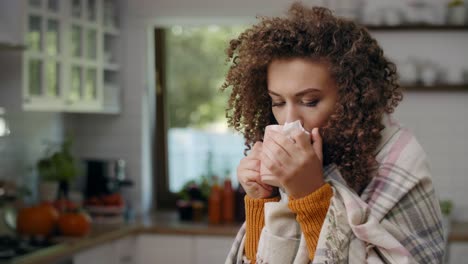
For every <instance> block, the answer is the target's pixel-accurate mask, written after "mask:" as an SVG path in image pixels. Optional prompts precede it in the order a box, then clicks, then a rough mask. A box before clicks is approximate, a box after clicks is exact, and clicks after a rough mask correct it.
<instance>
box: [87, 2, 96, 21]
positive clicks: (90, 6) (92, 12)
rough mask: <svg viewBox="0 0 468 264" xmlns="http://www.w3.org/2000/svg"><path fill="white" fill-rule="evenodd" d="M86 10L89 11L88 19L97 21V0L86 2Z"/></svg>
mask: <svg viewBox="0 0 468 264" xmlns="http://www.w3.org/2000/svg"><path fill="white" fill-rule="evenodd" d="M86 10H87V13H88V20H89V21H91V22H94V21H96V14H97V7H96V0H88V1H87V2H86Z"/></svg>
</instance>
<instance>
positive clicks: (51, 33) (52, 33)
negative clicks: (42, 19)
mask: <svg viewBox="0 0 468 264" xmlns="http://www.w3.org/2000/svg"><path fill="white" fill-rule="evenodd" d="M59 34H60V30H59V22H58V21H57V20H54V19H49V20H48V21H47V34H46V51H47V54H49V55H52V56H54V55H57V54H58V53H59V46H60V43H59V40H60V37H59Z"/></svg>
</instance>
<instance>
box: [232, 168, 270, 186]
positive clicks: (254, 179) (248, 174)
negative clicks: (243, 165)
mask: <svg viewBox="0 0 468 264" xmlns="http://www.w3.org/2000/svg"><path fill="white" fill-rule="evenodd" d="M241 178H242V179H239V181H240V182H241V183H243V184H242V185H246V186H250V185H251V184H252V183H256V184H258V185H260V186H261V187H262V188H263V189H265V190H268V191H271V190H272V189H273V187H272V186H270V185H268V184H265V183H263V182H262V179H261V177H260V174H258V172H253V171H249V170H245V171H243V173H242V177H241Z"/></svg>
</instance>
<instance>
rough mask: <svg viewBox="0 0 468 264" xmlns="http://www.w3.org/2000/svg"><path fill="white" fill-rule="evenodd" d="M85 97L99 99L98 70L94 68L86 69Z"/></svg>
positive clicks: (86, 98)
mask: <svg viewBox="0 0 468 264" xmlns="http://www.w3.org/2000/svg"><path fill="white" fill-rule="evenodd" d="M84 99H85V100H96V99H97V71H96V69H94V68H92V69H87V70H86V83H85V90H84Z"/></svg>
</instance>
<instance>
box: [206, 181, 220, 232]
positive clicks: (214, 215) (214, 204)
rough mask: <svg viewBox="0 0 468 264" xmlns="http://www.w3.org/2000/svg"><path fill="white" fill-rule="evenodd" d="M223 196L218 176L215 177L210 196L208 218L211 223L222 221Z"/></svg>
mask: <svg viewBox="0 0 468 264" xmlns="http://www.w3.org/2000/svg"><path fill="white" fill-rule="evenodd" d="M221 196H222V193H221V188H220V187H219V185H218V181H217V179H216V177H214V180H213V186H212V187H211V191H210V197H208V220H209V222H210V224H220V223H221V202H222V201H221V199H222V197H221Z"/></svg>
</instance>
